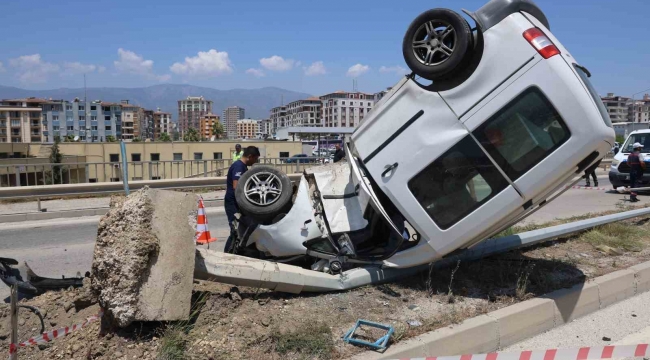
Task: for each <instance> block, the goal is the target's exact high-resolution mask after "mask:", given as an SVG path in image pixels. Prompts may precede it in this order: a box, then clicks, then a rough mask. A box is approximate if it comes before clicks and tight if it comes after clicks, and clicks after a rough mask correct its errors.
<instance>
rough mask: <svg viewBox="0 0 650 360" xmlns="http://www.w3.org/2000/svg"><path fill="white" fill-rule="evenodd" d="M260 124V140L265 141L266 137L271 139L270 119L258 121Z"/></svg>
mask: <svg viewBox="0 0 650 360" xmlns="http://www.w3.org/2000/svg"><path fill="white" fill-rule="evenodd" d="M259 124H260V136H261V138H262V139H266V138H267V137H271V135H272V134H273V131H272V126H273V124H272V122H271V119H264V120H260V121H259Z"/></svg>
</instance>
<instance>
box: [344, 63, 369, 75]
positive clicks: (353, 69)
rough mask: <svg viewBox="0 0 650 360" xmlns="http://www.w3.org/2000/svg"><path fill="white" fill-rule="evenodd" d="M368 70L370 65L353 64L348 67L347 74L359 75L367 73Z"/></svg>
mask: <svg viewBox="0 0 650 360" xmlns="http://www.w3.org/2000/svg"><path fill="white" fill-rule="evenodd" d="M368 70H370V67H369V66H368V65H361V64H356V65H352V66H350V68H349V69H348V73H347V76H350V77H358V76H361V75H363V74H365V73H367V72H368Z"/></svg>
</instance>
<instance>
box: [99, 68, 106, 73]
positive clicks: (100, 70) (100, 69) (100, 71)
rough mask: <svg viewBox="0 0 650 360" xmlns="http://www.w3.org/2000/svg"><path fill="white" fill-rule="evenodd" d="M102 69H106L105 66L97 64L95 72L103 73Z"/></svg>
mask: <svg viewBox="0 0 650 360" xmlns="http://www.w3.org/2000/svg"><path fill="white" fill-rule="evenodd" d="M104 71H106V67H105V66H98V67H97V72H99V73H103V72H104Z"/></svg>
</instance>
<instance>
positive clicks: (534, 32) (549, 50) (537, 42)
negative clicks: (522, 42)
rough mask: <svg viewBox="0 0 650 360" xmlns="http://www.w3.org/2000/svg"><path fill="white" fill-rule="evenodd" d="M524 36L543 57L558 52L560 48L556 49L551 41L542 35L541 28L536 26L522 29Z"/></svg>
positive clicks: (548, 56) (545, 57) (546, 57)
mask: <svg viewBox="0 0 650 360" xmlns="http://www.w3.org/2000/svg"><path fill="white" fill-rule="evenodd" d="M524 38H525V39H526V40H528V42H529V43H530V44H531V45H532V46H533V47H534V48H535V50H537V52H538V53H539V54H540V55H542V57H543V58H544V59H548V58H550V57H551V56H554V55H558V54H559V53H560V49H558V48H557V47H556V46H555V45H554V44H553V42H552V41H551V40H550V39H549V38H548V37H546V35H544V33H543V32H542V30H540V29H538V28H530V29H528V30H526V31H524Z"/></svg>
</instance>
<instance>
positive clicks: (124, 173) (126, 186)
mask: <svg viewBox="0 0 650 360" xmlns="http://www.w3.org/2000/svg"><path fill="white" fill-rule="evenodd" d="M120 151H121V152H122V183H123V184H124V193H125V194H126V196H129V168H128V166H129V163H128V162H127V161H126V144H125V143H124V140H122V141H120Z"/></svg>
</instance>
